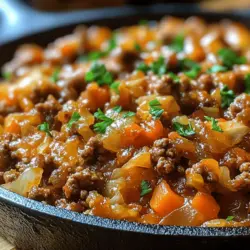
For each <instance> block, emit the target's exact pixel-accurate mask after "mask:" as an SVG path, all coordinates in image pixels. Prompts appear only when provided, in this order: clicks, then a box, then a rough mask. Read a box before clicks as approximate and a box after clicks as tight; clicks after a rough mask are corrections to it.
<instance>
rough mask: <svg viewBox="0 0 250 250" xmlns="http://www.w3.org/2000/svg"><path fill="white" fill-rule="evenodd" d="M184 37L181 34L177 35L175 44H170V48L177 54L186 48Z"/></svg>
mask: <svg viewBox="0 0 250 250" xmlns="http://www.w3.org/2000/svg"><path fill="white" fill-rule="evenodd" d="M184 40H185V38H184V35H182V34H179V35H177V36H176V37H175V38H174V40H173V42H172V43H171V44H170V48H171V49H172V50H174V51H176V52H181V51H183V48H184Z"/></svg>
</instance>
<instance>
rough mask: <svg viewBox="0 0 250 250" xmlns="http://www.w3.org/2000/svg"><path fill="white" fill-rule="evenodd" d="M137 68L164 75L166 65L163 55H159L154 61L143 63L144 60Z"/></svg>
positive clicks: (145, 71)
mask: <svg viewBox="0 0 250 250" xmlns="http://www.w3.org/2000/svg"><path fill="white" fill-rule="evenodd" d="M137 70H140V71H142V72H144V73H147V72H148V71H150V70H151V71H153V72H154V73H155V74H156V75H159V76H161V75H164V74H165V73H166V72H167V65H166V63H165V59H164V57H163V56H160V57H159V58H158V59H157V60H156V61H154V62H153V63H151V64H150V65H147V64H145V63H144V62H142V63H140V64H139V65H138V67H137Z"/></svg>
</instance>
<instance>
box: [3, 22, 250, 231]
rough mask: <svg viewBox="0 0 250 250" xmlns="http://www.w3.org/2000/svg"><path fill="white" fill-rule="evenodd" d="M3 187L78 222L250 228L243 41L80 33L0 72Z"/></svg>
mask: <svg viewBox="0 0 250 250" xmlns="http://www.w3.org/2000/svg"><path fill="white" fill-rule="evenodd" d="M2 73H3V74H2V75H3V79H2V82H1V85H0V124H1V125H0V137H1V138H0V184H1V186H2V187H4V188H6V189H9V190H11V191H13V192H16V193H18V194H20V195H23V196H25V197H28V198H30V199H34V200H38V201H41V202H43V203H45V204H50V205H53V206H56V207H59V208H64V209H68V210H72V211H76V212H79V213H84V214H89V215H95V216H101V217H107V218H113V219H120V220H129V221H136V222H140V223H150V224H160V225H186V226H216V227H218V226H249V225H250V216H249V214H250V206H249V205H250V203H249V202H250V193H249V191H250V95H249V94H250V32H249V30H248V29H247V28H246V27H245V26H243V25H242V24H240V23H236V22H232V21H229V20H224V21H221V22H219V23H216V24H211V23H210V24H208V23H205V21H203V20H201V19H199V18H197V17H191V18H188V19H187V20H182V19H177V18H174V17H166V18H163V19H162V20H161V21H160V22H158V23H156V22H146V21H145V20H144V21H143V22H140V23H139V24H138V25H134V26H130V27H122V28H120V29H118V30H115V31H112V30H111V29H109V28H107V27H97V26H92V27H89V28H87V27H85V26H81V27H78V28H77V29H76V30H75V31H74V32H73V33H72V34H71V35H68V36H65V37H62V38H59V39H57V40H56V41H55V42H53V43H51V44H49V45H48V47H47V48H45V49H43V48H41V47H39V46H37V45H28V44H27V45H22V46H21V47H20V48H18V50H17V51H16V53H15V55H14V58H13V60H12V61H10V62H9V63H7V64H6V65H4V66H3V68H2Z"/></svg>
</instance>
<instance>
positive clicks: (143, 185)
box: [140, 180, 152, 197]
mask: <svg viewBox="0 0 250 250" xmlns="http://www.w3.org/2000/svg"><path fill="white" fill-rule="evenodd" d="M150 192H152V188H151V187H150V185H149V183H148V181H145V180H143V181H142V182H141V194H140V195H141V197H143V196H144V195H146V194H149V193H150Z"/></svg>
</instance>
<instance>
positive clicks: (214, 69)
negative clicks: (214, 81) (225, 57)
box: [207, 65, 228, 73]
mask: <svg viewBox="0 0 250 250" xmlns="http://www.w3.org/2000/svg"><path fill="white" fill-rule="evenodd" d="M227 70H228V69H227V67H225V66H222V65H213V66H212V67H211V68H210V69H208V71H207V73H218V72H225V71H227Z"/></svg>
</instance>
